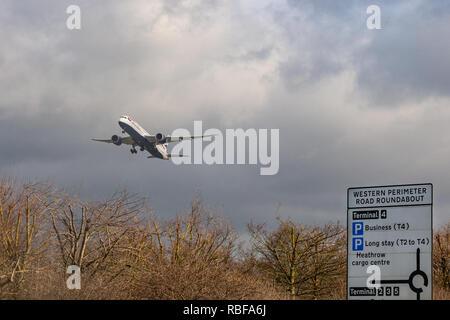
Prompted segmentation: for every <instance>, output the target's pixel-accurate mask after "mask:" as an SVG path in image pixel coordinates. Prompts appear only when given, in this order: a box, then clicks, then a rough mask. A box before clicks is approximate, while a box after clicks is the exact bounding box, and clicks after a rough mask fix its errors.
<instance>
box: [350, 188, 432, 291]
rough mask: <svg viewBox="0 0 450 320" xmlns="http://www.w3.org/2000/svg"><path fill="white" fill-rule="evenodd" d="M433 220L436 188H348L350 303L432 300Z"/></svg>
mask: <svg viewBox="0 0 450 320" xmlns="http://www.w3.org/2000/svg"><path fill="white" fill-rule="evenodd" d="M432 216H433V185H432V184H429V183H427V184H411V185H395V186H377V187H362V188H349V189H348V190H347V253H348V255H347V299H352V300H353V299H376V300H379V299H389V300H431V299H432V292H433V290H432V285H433V281H432V261H431V259H432V248H433V232H432V226H433V220H432ZM371 266H372V267H371ZM369 267H371V268H369ZM377 267H378V268H379V269H378V268H377ZM368 268H369V270H368ZM374 269H375V270H378V271H379V274H374Z"/></svg>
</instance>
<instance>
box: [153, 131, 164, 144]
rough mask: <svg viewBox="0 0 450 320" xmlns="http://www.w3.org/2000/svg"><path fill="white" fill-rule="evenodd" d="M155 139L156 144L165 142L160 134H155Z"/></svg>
mask: <svg viewBox="0 0 450 320" xmlns="http://www.w3.org/2000/svg"><path fill="white" fill-rule="evenodd" d="M155 138H156V141H157V142H158V143H165V142H166V136H165V135H163V134H162V133H157V134H156V136H155Z"/></svg>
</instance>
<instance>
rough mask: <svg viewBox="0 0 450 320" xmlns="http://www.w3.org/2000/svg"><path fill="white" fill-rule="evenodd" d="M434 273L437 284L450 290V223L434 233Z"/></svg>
mask: <svg viewBox="0 0 450 320" xmlns="http://www.w3.org/2000/svg"><path fill="white" fill-rule="evenodd" d="M433 246H434V248H433V273H434V278H435V281H436V282H437V285H438V286H440V287H442V288H443V289H444V290H450V274H449V273H450V223H447V224H446V225H445V226H443V227H442V228H441V229H440V230H439V231H438V232H436V233H435V235H434V243H433Z"/></svg>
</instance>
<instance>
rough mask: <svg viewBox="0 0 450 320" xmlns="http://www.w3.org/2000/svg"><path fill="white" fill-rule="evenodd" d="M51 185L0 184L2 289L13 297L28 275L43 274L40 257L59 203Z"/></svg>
mask: <svg viewBox="0 0 450 320" xmlns="http://www.w3.org/2000/svg"><path fill="white" fill-rule="evenodd" d="M53 193H54V189H53V188H52V187H51V186H50V185H46V184H39V183H28V184H23V185H19V186H17V185H16V184H15V182H14V181H13V180H11V179H9V180H7V179H3V180H2V181H0V288H1V289H2V290H1V292H2V293H3V294H10V295H12V296H14V295H16V294H17V290H18V289H19V287H20V286H21V284H22V283H23V281H24V279H25V277H26V275H27V274H30V273H33V272H39V271H40V270H41V267H40V264H39V263H37V262H38V261H39V257H40V256H41V255H42V254H43V251H44V250H45V248H46V245H47V244H48V238H49V237H48V235H47V234H45V233H44V232H43V231H45V224H46V222H47V213H48V210H50V209H51V208H52V206H53V205H55V203H56V202H57V201H56V200H55V199H54V198H53V197H52V195H53Z"/></svg>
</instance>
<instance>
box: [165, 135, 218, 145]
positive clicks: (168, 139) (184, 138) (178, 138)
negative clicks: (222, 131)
mask: <svg viewBox="0 0 450 320" xmlns="http://www.w3.org/2000/svg"><path fill="white" fill-rule="evenodd" d="M213 136H215V134H208V135H205V136H187V137H172V136H167V142H168V143H170V142H178V141H183V140H191V139H198V138H206V137H213Z"/></svg>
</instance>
